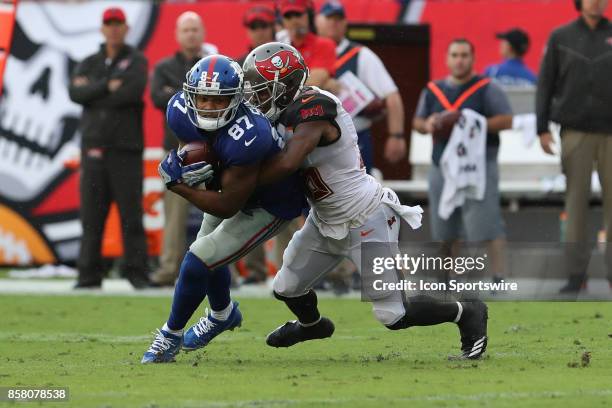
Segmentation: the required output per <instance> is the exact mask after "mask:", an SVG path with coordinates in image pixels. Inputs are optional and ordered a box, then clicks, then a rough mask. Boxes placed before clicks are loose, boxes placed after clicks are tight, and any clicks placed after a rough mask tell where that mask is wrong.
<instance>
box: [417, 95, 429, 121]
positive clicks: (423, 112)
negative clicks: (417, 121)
mask: <svg viewBox="0 0 612 408" xmlns="http://www.w3.org/2000/svg"><path fill="white" fill-rule="evenodd" d="M426 98H427V89H423V90H422V91H421V96H420V97H419V102H418V103H417V107H416V110H415V112H414V117H415V118H421V119H427V118H428V117H429V115H431V112H429V111H428V110H427V103H426Z"/></svg>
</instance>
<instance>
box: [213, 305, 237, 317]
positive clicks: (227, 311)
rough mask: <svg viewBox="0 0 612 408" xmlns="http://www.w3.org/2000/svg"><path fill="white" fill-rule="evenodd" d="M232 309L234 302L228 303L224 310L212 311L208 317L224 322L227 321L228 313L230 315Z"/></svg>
mask: <svg viewBox="0 0 612 408" xmlns="http://www.w3.org/2000/svg"><path fill="white" fill-rule="evenodd" d="M233 309H234V302H230V303H229V305H227V307H226V308H225V309H223V310H219V311H217V310H212V311H211V312H210V315H211V316H212V317H214V318H215V319H216V320H220V321H224V320H227V318H228V317H229V315H230V313H232V310H233Z"/></svg>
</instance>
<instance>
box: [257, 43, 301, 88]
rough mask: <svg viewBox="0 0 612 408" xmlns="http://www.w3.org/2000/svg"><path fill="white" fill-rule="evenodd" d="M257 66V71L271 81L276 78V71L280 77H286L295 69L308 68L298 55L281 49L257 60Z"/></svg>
mask: <svg viewBox="0 0 612 408" xmlns="http://www.w3.org/2000/svg"><path fill="white" fill-rule="evenodd" d="M255 67H256V68H257V72H259V73H260V74H261V76H263V77H264V78H266V79H267V80H269V81H272V80H274V79H275V77H276V73H278V76H279V78H284V77H286V76H287V75H289V74H290V73H292V72H293V71H294V70H295V69H299V68H301V69H306V67H304V65H303V64H302V63H301V62H300V60H299V59H298V58H297V56H296V55H295V54H294V53H293V52H291V51H289V50H282V51H279V52H277V53H276V54H274V55H272V56H271V57H269V58H266V59H265V60H263V61H257V60H255Z"/></svg>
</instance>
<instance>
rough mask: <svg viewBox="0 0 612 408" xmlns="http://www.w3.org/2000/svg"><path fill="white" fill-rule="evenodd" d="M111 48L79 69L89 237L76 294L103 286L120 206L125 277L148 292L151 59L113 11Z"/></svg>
mask: <svg viewBox="0 0 612 408" xmlns="http://www.w3.org/2000/svg"><path fill="white" fill-rule="evenodd" d="M102 22H103V24H102V30H101V31H102V34H103V36H104V38H105V40H106V41H105V43H104V44H102V45H101V47H100V50H99V51H98V52H96V53H95V54H93V55H91V56H89V57H87V58H86V59H85V60H83V61H82V62H81V63H80V64H78V65H77V66H76V68H75V70H74V72H73V76H72V79H71V83H70V89H69V93H70V98H71V99H72V100H73V101H74V102H76V103H78V104H81V105H83V116H82V118H81V124H80V129H81V133H82V137H83V139H82V141H81V186H80V194H81V222H82V224H83V238H82V240H81V250H80V254H79V259H78V262H77V266H78V269H79V279H78V281H77V284H76V288H99V287H100V286H101V284H102V273H103V270H102V256H101V244H102V236H103V233H104V225H105V221H106V216H107V214H108V211H109V207H110V204H111V202H112V201H113V200H114V201H115V202H116V203H117V205H118V207H119V213H120V216H121V229H122V232H123V249H124V257H123V261H122V265H121V266H120V269H121V272H122V274H123V275H124V276H125V277H127V278H128V279H129V281H130V282H131V283H132V285H133V286H134V287H135V288H137V289H138V288H143V287H146V286H148V284H149V281H148V278H147V275H146V263H147V243H146V238H145V232H144V227H143V224H142V183H143V160H142V150H143V132H142V112H143V102H142V95H143V93H144V90H145V86H146V83H147V60H146V59H145V57H144V56H143V55H142V53H140V51H138V50H136V49H135V48H132V47H131V46H129V45H126V44H125V36H126V34H127V32H128V25H127V23H126V18H125V13H124V12H123V10H121V9H120V8H116V7H112V8H109V9H107V10H105V11H104V14H103V16H102Z"/></svg>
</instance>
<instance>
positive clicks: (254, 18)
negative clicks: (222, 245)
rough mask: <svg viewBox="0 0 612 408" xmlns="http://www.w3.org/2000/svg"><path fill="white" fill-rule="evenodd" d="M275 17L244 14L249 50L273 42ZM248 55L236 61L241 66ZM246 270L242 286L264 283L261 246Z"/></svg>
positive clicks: (259, 9)
mask: <svg viewBox="0 0 612 408" xmlns="http://www.w3.org/2000/svg"><path fill="white" fill-rule="evenodd" d="M275 21H276V16H275V15H274V10H273V9H271V8H269V7H267V6H262V5H259V6H254V7H252V8H250V9H249V10H248V11H247V12H246V13H245V14H244V20H243V22H244V26H245V27H246V29H247V35H248V37H249V50H252V49H254V48H256V47H259V46H260V45H262V44H266V43H269V42H272V41H275V38H274V23H275ZM247 55H248V53H246V54H245V55H243V56H242V57H240V58H239V59H238V63H239V64H240V65H242V63H243V62H244V60H245V58H246V57H247ZM242 260H243V262H244V266H245V267H246V269H247V273H248V276H247V277H246V278H245V280H244V281H243V283H244V284H251V283H259V282H265V281H266V279H267V277H268V268H267V265H266V251H265V249H264V246H263V245H259V246H258V247H257V248H255V249H253V250H252V251H251V252H249V253H248V254H247V255H245V257H244V258H243V259H242Z"/></svg>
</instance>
